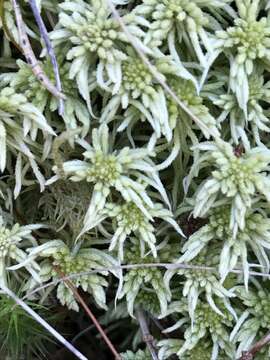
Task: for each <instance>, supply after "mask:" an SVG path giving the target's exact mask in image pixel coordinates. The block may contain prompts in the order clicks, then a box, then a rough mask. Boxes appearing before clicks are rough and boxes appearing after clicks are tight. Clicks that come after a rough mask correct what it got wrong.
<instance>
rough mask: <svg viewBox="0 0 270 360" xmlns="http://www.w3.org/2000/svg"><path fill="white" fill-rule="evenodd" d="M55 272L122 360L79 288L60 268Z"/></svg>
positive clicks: (118, 358)
mask: <svg viewBox="0 0 270 360" xmlns="http://www.w3.org/2000/svg"><path fill="white" fill-rule="evenodd" d="M54 269H55V271H57V273H58V274H59V276H60V277H61V278H63V281H64V283H65V284H66V285H67V286H68V287H69V288H70V290H71V291H72V292H73V295H74V297H75V298H76V300H77V301H78V302H79V303H80V304H81V306H82V307H83V308H84V310H85V312H86V313H87V315H88V316H89V318H90V319H91V320H92V322H93V323H94V325H95V326H96V328H97V330H98V331H99V333H100V335H101V337H102V338H103V340H104V341H105V343H106V344H107V345H108V347H109V349H110V350H111V352H112V353H113V355H114V356H115V359H116V360H121V356H120V354H119V353H118V352H117V351H116V349H115V347H114V346H113V344H112V342H111V340H110V339H109V338H108V336H107V335H106V333H105V331H104V330H103V329H102V327H101V325H100V324H99V322H98V320H97V319H96V317H95V315H94V314H93V313H92V311H91V310H90V309H89V307H88V306H87V305H86V303H85V301H84V300H83V298H82V297H81V295H80V294H79V292H78V290H77V288H76V287H75V286H74V284H73V283H72V282H71V281H70V280H69V279H66V278H65V274H64V273H63V272H62V271H61V270H60V269H59V268H58V267H54Z"/></svg>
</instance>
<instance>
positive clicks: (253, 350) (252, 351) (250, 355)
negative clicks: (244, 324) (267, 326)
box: [239, 332, 270, 360]
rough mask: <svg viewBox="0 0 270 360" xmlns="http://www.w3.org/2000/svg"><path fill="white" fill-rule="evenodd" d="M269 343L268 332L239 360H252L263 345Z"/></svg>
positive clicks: (269, 334)
mask: <svg viewBox="0 0 270 360" xmlns="http://www.w3.org/2000/svg"><path fill="white" fill-rule="evenodd" d="M269 343H270V332H269V333H267V334H266V335H265V336H264V337H263V338H262V339H261V340H259V341H257V342H256V343H255V344H254V345H253V346H252V348H251V349H250V350H248V351H244V352H243V354H242V356H241V357H240V358H239V360H253V359H254V356H255V355H256V354H257V352H259V351H260V350H261V349H262V348H263V347H264V346H265V345H267V344H269Z"/></svg>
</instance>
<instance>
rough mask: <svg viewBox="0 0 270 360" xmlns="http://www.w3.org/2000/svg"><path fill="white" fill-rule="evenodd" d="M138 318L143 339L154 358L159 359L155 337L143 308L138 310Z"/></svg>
mask: <svg viewBox="0 0 270 360" xmlns="http://www.w3.org/2000/svg"><path fill="white" fill-rule="evenodd" d="M136 318H137V320H138V322H139V325H140V329H141V333H142V338H143V341H144V342H145V343H146V345H147V347H148V350H149V352H150V354H151V356H152V359H153V360H158V356H157V353H156V350H155V346H154V342H155V339H154V338H153V336H152V335H151V334H150V331H149V328H148V325H147V322H146V319H145V313H144V311H143V310H142V309H139V310H137V312H136Z"/></svg>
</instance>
